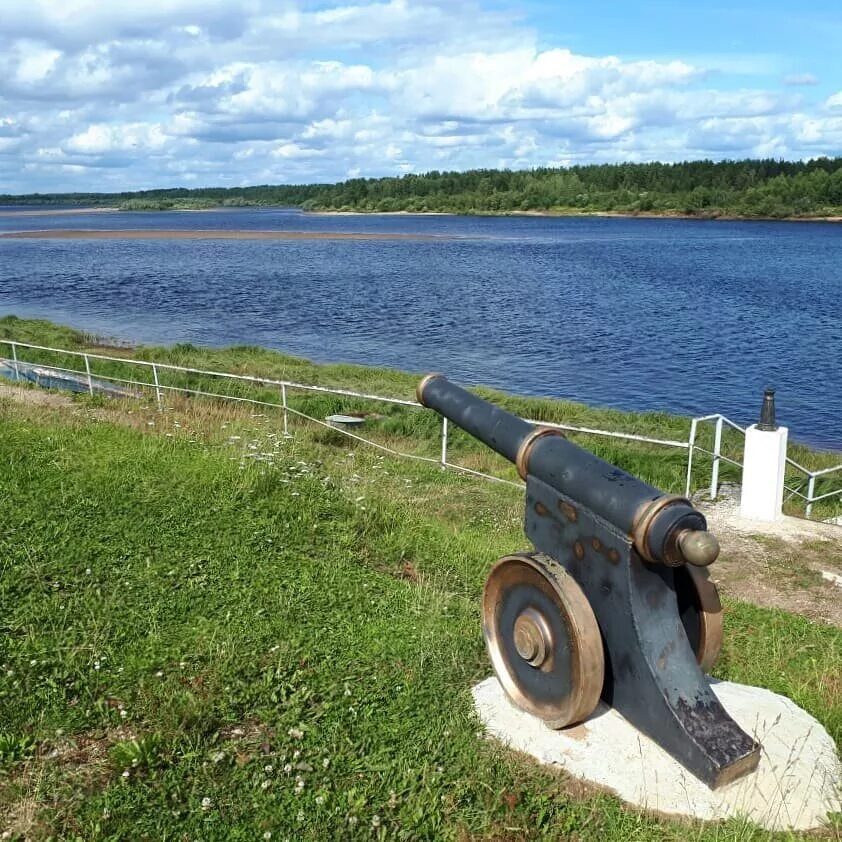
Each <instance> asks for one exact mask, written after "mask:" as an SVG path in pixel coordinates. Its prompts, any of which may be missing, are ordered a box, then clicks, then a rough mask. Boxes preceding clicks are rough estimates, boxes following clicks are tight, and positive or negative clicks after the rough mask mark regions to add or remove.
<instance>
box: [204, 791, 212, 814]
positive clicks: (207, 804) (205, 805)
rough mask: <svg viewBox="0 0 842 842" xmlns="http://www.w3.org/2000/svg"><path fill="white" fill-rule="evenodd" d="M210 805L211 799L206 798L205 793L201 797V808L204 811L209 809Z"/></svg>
mask: <svg viewBox="0 0 842 842" xmlns="http://www.w3.org/2000/svg"><path fill="white" fill-rule="evenodd" d="M212 806H213V801H211V799H210V798H208V796H207V795H206V796H205V797H204V798H203V799H202V809H203V810H205V811H207V810H210V808H211V807H212Z"/></svg>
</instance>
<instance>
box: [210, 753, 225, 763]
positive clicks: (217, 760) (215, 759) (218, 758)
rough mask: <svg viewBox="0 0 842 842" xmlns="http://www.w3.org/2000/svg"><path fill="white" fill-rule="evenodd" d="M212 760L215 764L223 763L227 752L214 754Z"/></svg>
mask: <svg viewBox="0 0 842 842" xmlns="http://www.w3.org/2000/svg"><path fill="white" fill-rule="evenodd" d="M211 760H213V762H214V763H221V762H222V761H223V760H225V752H224V751H217V752H214V753H213V754H212V755H211Z"/></svg>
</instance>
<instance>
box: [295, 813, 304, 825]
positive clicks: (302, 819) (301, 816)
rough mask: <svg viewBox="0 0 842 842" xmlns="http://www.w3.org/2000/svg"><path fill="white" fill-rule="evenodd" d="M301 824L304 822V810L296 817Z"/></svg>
mask: <svg viewBox="0 0 842 842" xmlns="http://www.w3.org/2000/svg"><path fill="white" fill-rule="evenodd" d="M295 818H296V819H297V821H298V823H299V824H302V823H303V822H304V810H299V811H298V815H297V816H296V817H295Z"/></svg>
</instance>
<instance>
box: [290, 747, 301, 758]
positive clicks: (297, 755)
mask: <svg viewBox="0 0 842 842" xmlns="http://www.w3.org/2000/svg"><path fill="white" fill-rule="evenodd" d="M299 757H301V752H300V751H299V750H298V749H296V750H295V751H294V752H293V753H292V759H293V760H298V758H299Z"/></svg>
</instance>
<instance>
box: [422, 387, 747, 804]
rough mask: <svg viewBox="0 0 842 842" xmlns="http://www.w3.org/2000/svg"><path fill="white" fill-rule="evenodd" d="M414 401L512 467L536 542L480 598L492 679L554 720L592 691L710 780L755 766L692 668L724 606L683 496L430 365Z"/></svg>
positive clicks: (583, 708)
mask: <svg viewBox="0 0 842 842" xmlns="http://www.w3.org/2000/svg"><path fill="white" fill-rule="evenodd" d="M418 400H419V402H420V403H422V404H423V405H424V406H428V407H430V408H431V409H435V410H436V411H437V412H439V413H441V414H442V415H444V416H446V417H447V418H449V419H450V420H451V421H453V422H454V423H456V424H458V425H459V426H460V427H462V428H463V429H465V430H466V431H467V432H469V433H471V435H473V436H475V437H476V438H478V439H480V440H481V441H483V442H485V443H486V444H487V445H489V447H491V448H493V449H494V450H496V451H497V452H498V453H499V454H501V455H502V456H504V457H506V458H507V459H508V460H510V461H511V462H514V463H515V465H516V466H517V470H518V473H519V474H520V476H521V477H522V478H523V479H524V480H525V481H526V515H525V520H524V529H525V532H526V535H527V537H528V538H530V540H531V541H532V542H533V544H534V545H535V548H536V550H537V552H534V553H524V554H518V555H512V556H506V557H505V558H502V559H500V561H498V562H497V564H496V565H494V567H493V568H492V570H491V573H490V574H489V577H488V580H487V582H486V585H485V594H484V597H483V634H484V635H485V640H486V644H487V646H488V651H489V655H490V657H491V661H492V664H493V665H494V670H495V672H496V673H497V677H498V678H499V679H500V683H501V684H502V685H503V688H504V689H505V691H506V693H507V694H508V696H509V698H511V699H512V701H513V702H514V703H515V704H517V705H518V706H519V707H521V708H523V709H525V710H527V711H529V712H530V713H533V714H534V715H536V716H538V717H540V718H541V719H543V720H544V721H545V722H547V724H548V725H550V726H551V727H554V728H562V727H564V726H566V725H571V724H574V723H576V722H580V721H581V720H583V719H585V718H587V717H588V716H589V715H590V714H591V713H592V712H593V710H594V708H595V707H596V704H597V702H598V701H599V699H600V697H602V699H603V700H604V701H605V702H606V703H608V704H610V705H613V706H614V707H615V708H617V710H618V711H619V712H620V713H621V714H622V715H623V716H624V717H625V718H626V719H628V720H629V722H631V723H632V724H633V725H634V726H635V727H637V728H638V729H640V730H641V731H643V732H644V733H645V734H647V735H649V736H650V737H651V738H652V739H653V740H655V741H656V742H657V743H658V744H659V745H660V746H661V747H662V748H663V749H664V750H666V751H667V752H669V753H670V754H671V755H672V756H673V757H674V758H675V759H676V760H678V761H679V762H680V763H681V764H682V765H683V766H685V767H686V768H687V769H689V770H690V771H691V772H692V773H693V774H694V775H696V776H697V777H699V778H700V779H701V780H703V781H704V782H705V783H707V784H708V785H709V786H710V787H714V788H715V787H718V786H722V785H724V784H726V783H729V782H731V781H733V780H735V779H736V778H739V777H741V776H742V775H744V774H747V773H748V772H751V771H753V770H754V769H755V768H756V766H757V763H758V760H759V758H760V746H759V745H758V744H757V743H755V742H754V740H753V739H752V738H751V737H750V736H749V735H748V734H746V733H745V732H744V731H743V730H742V729H741V728H740V727H739V726H738V725H737V723H736V722H734V720H733V719H731V717H730V716H729V715H728V713H727V712H726V711H725V709H724V708H723V707H722V705H721V704H720V703H719V700H718V699H717V697H716V696H715V695H714V693H713V692H712V690H711V689H710V685H709V684H708V680H707V678H706V677H705V675H704V673H703V670H709V669H710V668H711V667H712V666H713V664H714V663H715V662H716V658H717V656H718V654H719V648H720V646H721V642H722V609H721V606H720V604H719V596H718V594H717V591H716V587H715V586H714V585H713V583H712V582H711V581H710V580H709V579H708V576H707V571H706V570H705V567H706V566H707V565H709V564H711V563H712V562H713V561H714V560H715V559H716V556H717V554H718V552H719V545H718V543H717V541H716V539H715V538H714V536H713V535H711V534H710V533H709V532H707V524H706V522H705V519H704V517H703V516H702V515H701V513H699V512H698V511H696V509H695V508H693V506H692V505H691V504H690V502H689V501H688V500H685V499H684V498H681V497H675V496H672V495H668V494H663V493H662V492H660V491H658V489H656V488H653V487H652V486H651V485H647V484H646V483H645V482H642V481H641V480H639V479H637V478H636V477H633V476H631V475H630V474H627V473H625V471H622V470H620V469H619V468H617V467H615V466H614V465H611V464H609V463H608V462H605V461H603V460H602V459H599V458H598V457H596V456H594V455H593V454H591V453H588V452H587V451H586V450H583V449H582V448H580V447H579V446H578V445H575V444H573V443H572V442H570V441H568V440H567V439H566V438H565V437H564V435H562V434H561V433H560V432H559V431H558V430H555V429H552V428H547V427H535V426H533V425H532V424H529V423H528V422H526V421H524V420H523V419H521V418H518V417H517V416H515V415H512V414H510V413H508V412H506V411H504V410H502V409H500V408H499V407H496V406H494V405H493V404H490V403H488V402H487V401H484V400H482V399H481V398H478V397H476V396H475V395H472V394H471V393H470V392H467V391H465V390H464V389H461V388H460V387H458V386H454V385H453V384H451V383H449V382H448V381H447V380H446V379H445V378H444V377H442V376H441V375H436V374H431V375H428V376H427V377H425V378H424V379H423V380H422V381H421V383H420V384H419V386H418Z"/></svg>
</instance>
